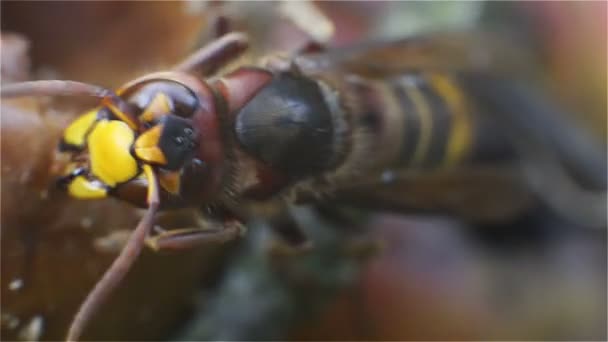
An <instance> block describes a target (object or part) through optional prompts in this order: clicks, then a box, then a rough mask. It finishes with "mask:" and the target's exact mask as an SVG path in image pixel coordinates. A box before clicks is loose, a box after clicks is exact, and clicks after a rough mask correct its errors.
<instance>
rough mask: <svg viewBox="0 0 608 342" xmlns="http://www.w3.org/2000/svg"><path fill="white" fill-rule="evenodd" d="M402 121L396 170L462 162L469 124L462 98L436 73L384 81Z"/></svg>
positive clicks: (468, 144)
mask: <svg viewBox="0 0 608 342" xmlns="http://www.w3.org/2000/svg"><path fill="white" fill-rule="evenodd" d="M388 82H389V84H390V88H391V89H392V91H393V94H394V96H395V97H396V99H397V101H398V103H399V105H400V110H401V112H402V115H403V117H404V119H403V125H404V127H403V135H404V137H403V139H402V146H401V151H400V153H399V157H398V165H399V166H412V167H423V168H432V167H438V166H441V165H446V164H451V163H455V162H458V161H460V160H462V159H463V158H464V157H465V156H466V154H467V153H468V151H469V150H470V147H471V142H472V129H471V127H472V122H471V117H470V115H469V114H470V113H469V112H468V110H467V105H466V103H465V101H464V97H463V94H462V93H461V91H460V90H459V88H458V86H457V85H456V84H455V83H454V81H453V80H452V79H451V78H450V77H449V76H446V75H443V74H440V73H411V74H407V75H403V76H399V77H396V78H393V79H391V80H389V81H388Z"/></svg>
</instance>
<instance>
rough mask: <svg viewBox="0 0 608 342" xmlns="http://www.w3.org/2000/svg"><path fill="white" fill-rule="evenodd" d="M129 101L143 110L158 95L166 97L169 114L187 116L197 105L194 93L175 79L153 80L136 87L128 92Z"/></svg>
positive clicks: (189, 115) (191, 113) (151, 103)
mask: <svg viewBox="0 0 608 342" xmlns="http://www.w3.org/2000/svg"><path fill="white" fill-rule="evenodd" d="M125 95H127V96H128V98H129V102H131V103H133V104H135V105H136V106H137V107H139V108H142V110H145V109H146V108H149V107H150V106H151V105H153V104H154V103H153V102H154V101H155V99H156V100H157V101H158V99H159V95H162V97H164V98H165V99H167V101H166V102H167V106H168V107H169V108H170V111H171V114H174V115H177V116H180V117H183V118H189V117H191V116H192V115H194V112H195V111H196V110H197V108H198V107H199V103H198V99H197V97H196V96H195V95H194V93H193V92H192V91H191V90H190V89H189V88H187V87H186V86H184V85H183V84H180V83H177V82H175V81H168V80H163V81H154V82H151V83H149V84H146V85H144V86H142V87H141V88H138V89H137V90H136V91H134V92H132V93H131V94H129V93H128V92H127V93H125Z"/></svg>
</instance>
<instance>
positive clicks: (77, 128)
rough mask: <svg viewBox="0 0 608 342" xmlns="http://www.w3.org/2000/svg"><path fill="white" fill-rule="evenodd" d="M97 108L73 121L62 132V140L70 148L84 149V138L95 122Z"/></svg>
mask: <svg viewBox="0 0 608 342" xmlns="http://www.w3.org/2000/svg"><path fill="white" fill-rule="evenodd" d="M98 111H99V108H95V109H93V110H90V111H88V112H86V113H84V114H83V115H81V116H79V117H78V118H77V119H76V120H74V121H73V122H72V123H71V124H70V125H69V126H68V127H67V128H66V129H65V131H64V132H63V140H64V141H65V142H66V143H67V144H69V145H72V146H77V147H84V143H85V138H86V136H87V133H88V132H89V131H90V129H91V127H92V126H93V125H94V124H95V121H96V120H97V112H98Z"/></svg>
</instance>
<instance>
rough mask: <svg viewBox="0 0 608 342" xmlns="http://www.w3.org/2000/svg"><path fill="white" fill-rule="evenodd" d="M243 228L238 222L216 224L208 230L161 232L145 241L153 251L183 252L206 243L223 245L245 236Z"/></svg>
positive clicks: (193, 229)
mask: <svg viewBox="0 0 608 342" xmlns="http://www.w3.org/2000/svg"><path fill="white" fill-rule="evenodd" d="M245 230H246V228H245V226H244V225H243V224H242V223H240V222H238V221H228V222H224V223H219V222H218V223H217V224H215V225H213V226H212V227H210V228H183V229H173V230H167V231H163V232H161V233H160V234H158V235H155V236H152V237H149V238H148V239H146V245H148V247H150V248H152V249H153V250H155V251H160V250H183V249H189V248H193V247H196V246H199V245H203V244H208V243H217V244H219V243H225V242H228V241H231V240H234V239H236V238H238V237H240V236H243V234H245Z"/></svg>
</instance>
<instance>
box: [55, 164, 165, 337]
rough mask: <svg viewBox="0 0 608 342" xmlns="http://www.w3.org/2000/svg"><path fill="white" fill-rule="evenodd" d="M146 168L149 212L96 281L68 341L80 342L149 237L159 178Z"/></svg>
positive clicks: (154, 212) (157, 199)
mask: <svg viewBox="0 0 608 342" xmlns="http://www.w3.org/2000/svg"><path fill="white" fill-rule="evenodd" d="M143 169H144V173H145V174H146V178H147V179H148V198H147V200H148V210H147V211H146V213H145V214H144V216H143V217H142V219H141V220H140V221H139V223H138V224H137V227H136V228H135V230H134V231H133V233H132V234H131V237H130V238H129V241H128V242H127V244H126V245H125V247H124V248H123V249H122V251H121V252H120V254H119V255H118V257H117V258H116V259H115V260H114V262H113V263H112V265H111V266H110V268H109V269H108V270H107V271H106V273H104V275H103V277H101V279H100V280H99V281H98V282H97V284H96V285H95V287H94V288H93V290H91V292H89V295H88V296H87V298H86V299H85V301H84V302H83V303H82V305H80V308H79V309H78V312H77V313H76V316H74V319H73V320H72V323H71V324H70V329H69V330H68V335H67V337H66V340H67V341H77V340H78V339H79V338H80V336H81V335H82V332H83V331H84V328H85V327H86V325H87V324H88V323H89V321H90V320H91V318H92V317H93V315H94V314H95V313H96V312H97V311H98V310H99V307H100V306H101V305H103V304H104V302H105V301H106V300H107V299H108V297H109V296H110V294H111V293H112V292H113V291H114V289H116V287H117V286H118V284H120V282H121V281H122V279H123V278H124V277H125V276H126V275H127V272H129V269H130V268H131V266H133V263H134V262H135V260H137V257H138V256H139V254H140V253H141V250H142V249H143V247H144V244H145V240H146V237H148V235H149V234H150V231H151V230H152V226H153V225H154V216H155V214H156V212H157V211H158V207H159V205H160V196H159V188H158V178H157V176H156V174H155V173H154V170H152V167H151V166H150V165H144V166H143Z"/></svg>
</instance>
